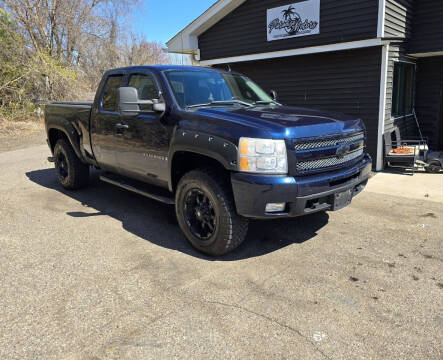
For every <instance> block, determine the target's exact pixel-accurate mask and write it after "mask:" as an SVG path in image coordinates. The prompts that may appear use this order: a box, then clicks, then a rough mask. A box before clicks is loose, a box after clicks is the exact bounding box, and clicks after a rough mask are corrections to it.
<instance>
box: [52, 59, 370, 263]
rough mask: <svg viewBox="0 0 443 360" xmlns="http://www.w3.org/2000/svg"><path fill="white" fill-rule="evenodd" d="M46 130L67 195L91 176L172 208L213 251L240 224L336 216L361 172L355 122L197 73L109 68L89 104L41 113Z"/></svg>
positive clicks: (242, 232)
mask: <svg viewBox="0 0 443 360" xmlns="http://www.w3.org/2000/svg"><path fill="white" fill-rule="evenodd" d="M45 122H46V131H47V139H48V145H49V147H50V149H51V152H52V154H53V156H52V157H51V158H50V159H51V160H53V161H54V162H55V170H56V174H57V177H58V179H59V181H60V183H61V185H62V186H63V187H65V188H66V189H71V190H74V189H79V188H81V187H83V186H85V185H87V183H88V180H89V168H90V166H94V167H96V168H99V169H102V170H103V172H102V176H101V179H102V180H104V181H106V182H109V183H112V184H114V185H117V186H120V187H123V188H125V189H128V190H131V191H134V192H137V193H139V194H141V195H144V196H147V197H149V198H152V199H156V200H160V201H162V202H164V203H167V204H175V209H176V213H177V218H178V222H179V224H180V227H181V229H182V230H183V232H184V234H185V235H186V237H187V239H188V240H189V241H190V242H191V243H192V245H194V246H195V247H196V248H197V249H199V250H200V251H203V252H205V253H207V254H211V255H216V256H217V255H222V254H225V253H226V252H228V251H231V250H233V249H234V248H236V247H237V246H238V245H239V244H240V243H241V242H242V241H243V240H244V238H245V236H246V232H247V228H248V218H260V219H275V218H283V217H295V216H300V215H306V214H312V213H314V212H318V211H331V210H332V211H333V210H339V209H341V208H343V207H345V206H347V205H349V204H350V202H351V200H352V198H353V197H354V196H355V195H357V194H358V193H359V192H361V191H362V190H363V188H364V187H365V185H366V183H367V181H368V178H369V176H370V171H371V158H370V156H369V155H368V154H367V153H366V151H365V141H366V135H365V127H364V125H363V122H362V120H360V119H356V118H353V117H349V116H345V115H341V114H334V113H327V112H322V111H316V110H310V109H304V108H297V107H288V106H283V105H281V104H279V103H278V102H277V98H276V94H275V92H272V95H268V94H267V93H266V92H265V91H263V90H262V89H261V88H260V87H259V86H258V85H256V84H255V83H254V82H253V81H251V80H250V79H248V78H247V77H245V76H243V75H241V74H237V73H232V72H226V71H219V70H215V69H208V68H200V67H181V66H140V67H129V68H123V69H116V70H111V71H108V72H107V73H106V74H105V75H104V77H103V79H102V81H101V83H100V85H99V88H98V90H97V94H96V96H95V100H94V102H93V103H60V102H58V103H52V104H50V105H47V107H46V114H45Z"/></svg>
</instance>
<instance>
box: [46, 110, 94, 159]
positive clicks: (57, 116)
mask: <svg viewBox="0 0 443 360" xmlns="http://www.w3.org/2000/svg"><path fill="white" fill-rule="evenodd" d="M92 105H93V103H92V102H53V103H51V104H48V105H46V107H45V122H46V128H47V129H48V128H50V127H55V128H61V129H66V130H68V129H69V128H70V127H71V129H72V130H73V131H75V132H77V134H78V135H80V134H82V136H81V140H82V147H83V148H84V150H86V151H87V152H88V153H90V154H91V153H92V148H91V145H90V139H89V119H90V116H91V110H92ZM74 129H75V130H74ZM68 131H69V130H68Z"/></svg>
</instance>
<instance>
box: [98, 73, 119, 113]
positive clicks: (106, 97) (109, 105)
mask: <svg viewBox="0 0 443 360" xmlns="http://www.w3.org/2000/svg"><path fill="white" fill-rule="evenodd" d="M122 86H123V75H111V76H109V77H108V79H107V80H106V84H105V87H104V90H103V98H102V109H103V110H105V111H112V112H117V111H118V88H120V87H122Z"/></svg>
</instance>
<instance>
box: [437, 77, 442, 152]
mask: <svg viewBox="0 0 443 360" xmlns="http://www.w3.org/2000/svg"><path fill="white" fill-rule="evenodd" d="M438 150H443V83H442V84H440V139H439V146H438Z"/></svg>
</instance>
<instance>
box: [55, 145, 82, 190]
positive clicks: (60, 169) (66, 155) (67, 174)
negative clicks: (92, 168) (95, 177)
mask: <svg viewBox="0 0 443 360" xmlns="http://www.w3.org/2000/svg"><path fill="white" fill-rule="evenodd" d="M54 163H55V164H54V165H55V172H56V174H57V178H58V181H59V182H60V184H61V185H62V186H63V187H64V188H65V189H67V190H77V189H80V188H82V187H84V186H86V185H87V184H88V182H89V166H88V165H86V164H84V163H83V162H82V161H81V160H80V159H79V158H78V157H77V155H76V154H75V152H74V149H73V148H72V146H71V144H70V143H69V142H68V141H67V140H66V139H59V140H58V141H57V143H56V144H55V146H54Z"/></svg>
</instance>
